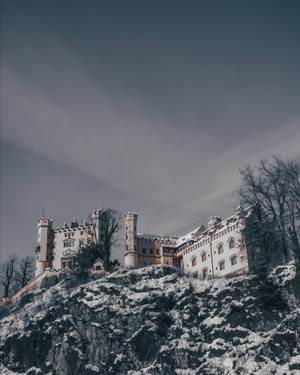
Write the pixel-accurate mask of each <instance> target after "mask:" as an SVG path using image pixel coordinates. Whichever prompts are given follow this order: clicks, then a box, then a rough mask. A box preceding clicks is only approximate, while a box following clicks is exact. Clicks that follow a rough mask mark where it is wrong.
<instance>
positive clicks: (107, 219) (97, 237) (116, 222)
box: [76, 208, 121, 279]
mask: <svg viewBox="0 0 300 375" xmlns="http://www.w3.org/2000/svg"><path fill="white" fill-rule="evenodd" d="M89 221H90V222H91V223H92V226H93V230H92V232H91V235H92V243H90V244H88V245H87V246H85V247H83V248H81V249H80V250H79V251H78V254H77V257H76V264H77V267H76V269H77V272H78V273H79V275H80V277H81V278H82V279H85V278H86V275H87V269H88V268H90V267H91V266H92V265H93V263H94V262H95V261H96V260H97V259H100V260H102V261H103V266H104V269H105V270H106V271H109V270H110V268H111V267H112V266H113V263H112V262H111V249H112V246H113V244H114V243H115V241H116V239H115V236H116V233H117V232H118V230H119V229H120V221H121V217H120V214H119V213H118V212H117V211H116V210H113V209H110V208H109V209H106V210H102V211H101V213H100V220H99V227H98V224H97V222H96V221H93V219H92V216H89Z"/></svg>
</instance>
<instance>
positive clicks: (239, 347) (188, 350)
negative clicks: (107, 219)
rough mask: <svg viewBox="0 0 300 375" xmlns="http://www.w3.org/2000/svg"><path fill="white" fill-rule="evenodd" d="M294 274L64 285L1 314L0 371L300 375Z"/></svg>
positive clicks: (133, 277)
mask: <svg viewBox="0 0 300 375" xmlns="http://www.w3.org/2000/svg"><path fill="white" fill-rule="evenodd" d="M294 277H295V267H294V266H293V265H288V266H282V267H278V268H277V269H276V270H274V272H273V273H272V274H271V275H269V276H268V277H266V276H265V275H245V276H240V277H237V278H234V279H229V280H225V279H217V280H211V281H200V280H197V279H194V278H191V277H190V276H188V275H185V274H182V273H181V272H180V271H179V270H177V269H175V268H173V267H171V266H151V267H147V268H142V269H136V270H123V271H118V272H115V273H113V274H111V275H109V276H103V277H102V278H100V279H98V280H94V281H91V282H89V283H87V284H82V285H76V282H75V281H74V280H72V279H70V278H67V279H66V280H64V281H62V282H60V283H59V284H57V285H55V286H53V287H51V288H50V289H47V290H46V289H40V290H35V291H33V292H32V293H29V294H27V295H25V296H23V297H22V298H21V299H19V300H18V301H15V302H14V303H11V304H8V305H5V306H3V307H1V308H0V372H1V374H9V375H12V374H27V375H37V374H39V375H46V374H47V375H50V374H52V375H74V374H82V375H95V374H101V375H102V374H103V375H104V374H117V375H119V374H120V375H121V374H129V375H140V374H149V375H150V374H151V375H173V374H178V375H190V374H191V375H192V374H199V375H200V374H206V375H213V374H214V375H216V374H220V375H221V374H228V375H229V374H232V375H233V374H240V375H246V374H247V375H248V374H253V375H254V374H255V375H256V374H278V375H279V374H282V375H283V374H293V375H296V374H299V371H300V309H299V301H298V300H297V298H296V297H295V294H294V290H293V287H294V283H293V280H294Z"/></svg>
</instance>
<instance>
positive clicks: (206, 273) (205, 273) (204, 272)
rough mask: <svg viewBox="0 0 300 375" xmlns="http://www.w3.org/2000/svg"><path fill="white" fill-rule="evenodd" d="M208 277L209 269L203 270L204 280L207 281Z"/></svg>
mask: <svg viewBox="0 0 300 375" xmlns="http://www.w3.org/2000/svg"><path fill="white" fill-rule="evenodd" d="M207 276H208V269H207V268H203V270H202V278H203V279H207Z"/></svg>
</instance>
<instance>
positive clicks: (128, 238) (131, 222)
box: [124, 212, 138, 268]
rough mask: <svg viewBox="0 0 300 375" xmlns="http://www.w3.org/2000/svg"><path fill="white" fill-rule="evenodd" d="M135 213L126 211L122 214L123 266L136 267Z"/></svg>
mask: <svg viewBox="0 0 300 375" xmlns="http://www.w3.org/2000/svg"><path fill="white" fill-rule="evenodd" d="M137 218H138V216H137V214H134V213H132V212H127V213H126V214H125V215H124V226H125V254H124V255H125V267H126V268H130V267H137V266H138V256H137V233H136V226H137Z"/></svg>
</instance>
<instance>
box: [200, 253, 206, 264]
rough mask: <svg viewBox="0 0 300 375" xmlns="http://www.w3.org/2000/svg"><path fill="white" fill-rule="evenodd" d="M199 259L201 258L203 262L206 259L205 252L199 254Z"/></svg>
mask: <svg viewBox="0 0 300 375" xmlns="http://www.w3.org/2000/svg"><path fill="white" fill-rule="evenodd" d="M201 260H202V262H205V261H206V253H203V254H202V255H201Z"/></svg>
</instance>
